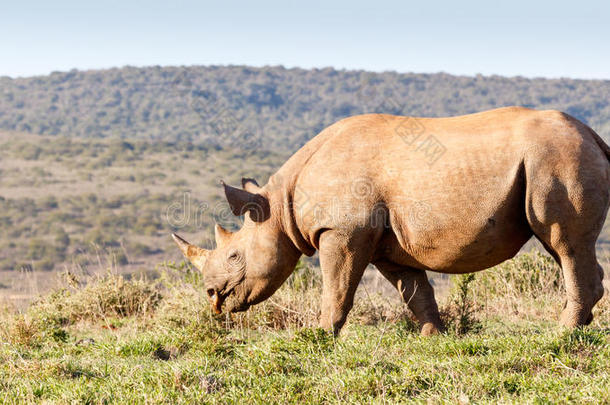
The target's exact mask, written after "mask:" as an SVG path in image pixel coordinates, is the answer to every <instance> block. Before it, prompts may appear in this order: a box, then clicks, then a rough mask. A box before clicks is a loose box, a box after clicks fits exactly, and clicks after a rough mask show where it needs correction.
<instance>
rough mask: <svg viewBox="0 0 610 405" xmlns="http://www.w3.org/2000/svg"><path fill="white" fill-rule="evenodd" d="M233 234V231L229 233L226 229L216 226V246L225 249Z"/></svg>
mask: <svg viewBox="0 0 610 405" xmlns="http://www.w3.org/2000/svg"><path fill="white" fill-rule="evenodd" d="M231 235H233V233H232V232H231V231H227V230H226V229H225V228H223V227H222V226H220V225H219V224H216V225H215V226H214V237H215V239H216V246H218V247H223V246H225V245H226V244H227V243H229V239H230V238H231Z"/></svg>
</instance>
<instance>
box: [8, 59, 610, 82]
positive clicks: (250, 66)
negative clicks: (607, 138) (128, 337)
mask: <svg viewBox="0 0 610 405" xmlns="http://www.w3.org/2000/svg"><path fill="white" fill-rule="evenodd" d="M157 67H159V68H184V69H188V68H212V67H215V68H233V67H247V68H253V69H265V68H281V69H286V70H325V69H332V70H334V71H337V72H367V73H376V74H382V73H393V74H399V75H402V74H414V75H448V76H454V77H469V78H471V77H478V76H482V77H487V78H491V77H502V78H506V79H516V78H523V79H527V80H582V81H609V80H610V78H581V77H570V76H559V77H547V76H525V75H521V74H516V75H502V74H497V73H490V74H483V73H473V74H458V73H452V72H447V71H434V72H417V71H397V70H391V69H387V70H370V69H357V68H345V67H343V68H336V67H334V66H313V67H307V68H306V67H301V66H285V65H282V64H277V65H261V66H257V65H248V64H234V63H230V64H215V63H212V64H205V65H203V64H190V65H129V64H128V65H122V66H107V67H100V68H71V69H67V70H53V71H50V72H47V73H41V74H34V75H30V76H8V75H0V79H1V78H8V79H10V80H19V79H32V78H36V77H45V76H50V75H52V74H67V73H70V72H73V71H76V72H79V73H87V72H103V71H109V70H112V69H119V70H120V69H130V68H132V69H151V68H157Z"/></svg>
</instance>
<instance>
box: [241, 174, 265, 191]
mask: <svg viewBox="0 0 610 405" xmlns="http://www.w3.org/2000/svg"><path fill="white" fill-rule="evenodd" d="M241 188H243V189H244V190H246V191H249V192H251V193H258V192H260V190H261V188H260V186H259V185H258V183H257V182H256V180H254V179H249V178H247V177H242V179H241Z"/></svg>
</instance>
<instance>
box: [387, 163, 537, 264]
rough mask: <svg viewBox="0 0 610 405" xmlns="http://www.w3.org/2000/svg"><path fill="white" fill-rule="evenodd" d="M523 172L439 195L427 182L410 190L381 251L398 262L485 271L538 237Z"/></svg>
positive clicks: (397, 205) (393, 213)
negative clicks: (432, 194)
mask: <svg viewBox="0 0 610 405" xmlns="http://www.w3.org/2000/svg"><path fill="white" fill-rule="evenodd" d="M518 171H519V170H518V169H515V170H512V173H510V174H508V173H506V175H505V176H501V177H500V176H499V177H497V178H490V179H489V181H487V182H486V183H487V184H481V185H480V187H467V186H466V185H465V186H464V187H463V189H460V188H459V187H457V188H456V187H453V188H452V189H451V190H446V192H445V193H440V194H436V195H439V196H442V197H438V198H430V195H429V194H428V193H427V192H426V187H425V185H423V184H422V185H421V186H420V187H418V188H415V189H410V190H409V191H410V192H409V193H408V194H406V193H405V195H403V196H402V197H404V198H401V199H398V202H397V203H395V204H394V205H393V206H390V207H389V209H390V227H389V228H388V231H387V235H386V236H385V237H384V238H383V239H382V243H381V245H380V246H381V250H382V251H383V250H384V249H385V252H390V256H391V258H388V259H390V260H391V261H393V262H396V263H399V264H403V265H408V266H413V267H416V268H422V269H427V270H433V271H439V272H445V273H465V272H471V271H477V270H482V269H485V268H488V267H491V266H494V265H496V264H498V263H501V262H503V261H504V260H507V259H509V258H511V257H513V256H514V255H515V254H516V253H517V252H518V251H519V249H520V248H521V247H522V246H523V245H524V244H525V243H526V242H527V241H528V240H529V239H530V238H531V236H532V231H531V229H530V227H529V224H528V222H527V217H526V214H525V208H524V207H525V184H524V180H523V178H522V176H521V175H520V174H519V173H518ZM496 179H501V180H496ZM508 179H512V180H510V181H509V180H508ZM483 183H485V182H484V181H483ZM407 195H408V196H409V198H407ZM395 202H396V200H395Z"/></svg>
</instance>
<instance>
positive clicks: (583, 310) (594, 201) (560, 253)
mask: <svg viewBox="0 0 610 405" xmlns="http://www.w3.org/2000/svg"><path fill="white" fill-rule="evenodd" d="M607 210H608V189H607V187H602V188H600V187H599V186H594V185H592V184H588V183H587V182H586V180H585V181H584V182H583V181H581V182H576V181H572V182H570V181H560V180H559V179H557V178H556V179H555V180H554V182H553V185H552V187H551V188H548V189H546V190H545V192H537V191H533V192H532V195H530V198H529V200H528V203H527V213H528V221H529V223H530V227H531V228H532V230H533V232H534V234H535V235H536V237H537V238H538V239H539V240H540V241H541V242H542V244H543V245H544V247H545V248H546V249H547V251H549V253H550V254H551V255H552V256H553V257H554V258H555V260H556V261H557V262H558V264H559V265H560V266H561V268H562V272H563V278H564V284H565V289H566V295H567V297H566V298H567V301H566V304H565V307H564V309H563V312H562V313H561V316H560V320H559V322H560V324H561V325H563V326H567V327H576V326H580V325H587V324H589V323H590V322H591V321H592V320H593V315H592V312H591V310H592V309H593V307H594V306H595V304H596V303H597V302H598V301H599V300H600V299H601V298H602V296H603V294H604V288H603V284H602V280H603V276H604V272H603V269H602V267H601V266H600V264H599V263H598V261H597V258H596V253H595V242H596V240H597V237H598V236H599V233H600V231H601V228H602V226H603V224H604V220H605V217H606V213H607Z"/></svg>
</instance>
